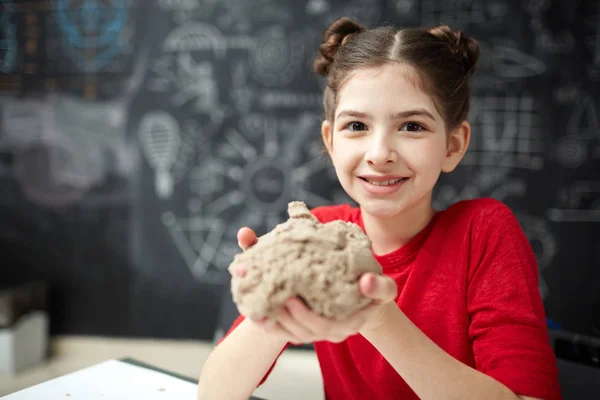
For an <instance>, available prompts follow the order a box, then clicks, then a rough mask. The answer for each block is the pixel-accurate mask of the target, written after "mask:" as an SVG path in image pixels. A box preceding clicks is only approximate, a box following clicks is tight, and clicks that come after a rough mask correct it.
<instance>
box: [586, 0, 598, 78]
mask: <svg viewBox="0 0 600 400" xmlns="http://www.w3.org/2000/svg"><path fill="white" fill-rule="evenodd" d="M589 4H590V5H591V7H594V8H593V9H592V10H590V12H589V13H587V14H586V16H585V17H584V21H583V24H584V27H585V30H586V32H587V35H586V42H587V43H586V45H587V47H588V48H589V49H590V50H591V52H592V62H591V63H590V64H588V66H587V73H588V77H589V78H590V79H591V80H593V81H598V80H600V3H598V2H597V1H590V2H589Z"/></svg>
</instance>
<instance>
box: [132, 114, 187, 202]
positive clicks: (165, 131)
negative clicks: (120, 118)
mask: <svg viewBox="0 0 600 400" xmlns="http://www.w3.org/2000/svg"><path fill="white" fill-rule="evenodd" d="M138 135H139V139H140V146H141V148H142V150H143V152H144V155H145V156H146V160H147V161H148V164H149V165H150V166H151V167H152V168H153V169H154V172H155V181H154V188H155V191H156V194H157V196H158V197H159V198H163V199H164V198H169V197H171V195H172V194H173V186H174V182H173V176H172V175H171V168H172V167H173V165H174V164H175V162H176V160H177V155H178V154H179V150H180V146H181V137H180V133H179V124H178V123H177V121H176V120H175V118H174V117H173V116H172V115H171V114H169V113H167V112H164V111H153V112H149V113H147V114H145V115H144V116H143V117H142V119H141V120H140V125H139V130H138Z"/></svg>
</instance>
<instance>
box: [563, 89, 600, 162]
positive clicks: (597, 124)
mask: <svg viewBox="0 0 600 400" xmlns="http://www.w3.org/2000/svg"><path fill="white" fill-rule="evenodd" d="M566 91H568V89H566ZM567 96H569V97H572V99H566V100H564V101H563V102H569V100H572V103H573V105H572V107H573V108H572V112H571V114H570V116H569V119H568V121H567V123H566V126H565V127H564V132H565V135H564V136H563V137H561V138H560V139H559V140H558V141H557V143H556V148H555V156H556V159H557V161H558V162H559V164H560V165H561V166H563V167H565V168H570V169H574V168H578V167H580V166H581V165H583V164H584V163H585V162H586V161H587V160H588V159H589V158H590V156H591V157H592V158H600V119H599V117H598V111H597V108H596V104H595V102H594V98H593V97H592V96H591V94H590V93H588V92H585V91H579V90H576V89H574V88H573V92H572V93H570V94H567ZM558 100H559V101H560V100H561V99H558ZM594 144H595V148H594Z"/></svg>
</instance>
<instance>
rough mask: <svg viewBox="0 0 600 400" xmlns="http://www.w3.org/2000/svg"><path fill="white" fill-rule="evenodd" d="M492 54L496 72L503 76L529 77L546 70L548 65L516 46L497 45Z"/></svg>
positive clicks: (492, 63)
mask: <svg viewBox="0 0 600 400" xmlns="http://www.w3.org/2000/svg"><path fill="white" fill-rule="evenodd" d="M490 56H491V62H490V63H491V65H492V67H493V68H494V72H495V74H496V75H497V76H499V77H502V78H506V79H519V78H528V77H531V76H537V75H542V74H543V73H544V72H546V65H545V64H544V63H543V62H542V61H540V60H538V59H536V58H535V57H533V56H531V55H528V54H526V53H524V52H522V51H520V50H518V49H516V48H514V47H510V46H506V45H495V46H493V51H492V52H491V53H490Z"/></svg>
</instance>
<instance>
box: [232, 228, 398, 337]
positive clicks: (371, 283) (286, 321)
mask: <svg viewBox="0 0 600 400" xmlns="http://www.w3.org/2000/svg"><path fill="white" fill-rule="evenodd" d="M237 240H238V245H239V246H240V247H241V248H242V249H243V250H246V249H247V248H249V247H251V246H252V245H254V244H256V242H257V241H258V239H257V237H256V234H255V233H254V231H253V230H252V229H250V228H246V227H244V228H241V229H240V230H239V231H238V234H237ZM236 274H237V275H238V276H241V277H243V276H244V275H246V269H245V268H244V266H238V268H237V270H236ZM358 286H359V290H360V292H361V293H362V294H363V296H365V297H368V298H370V299H372V300H373V301H372V303H371V304H369V305H367V306H365V307H364V308H362V309H361V310H358V311H357V312H355V313H354V314H352V315H350V316H349V317H347V318H345V319H344V320H340V321H334V320H330V319H327V318H324V317H322V316H320V315H318V314H316V313H314V312H312V311H311V310H310V309H309V308H308V307H307V306H306V305H305V304H304V302H303V301H302V300H300V299H299V298H297V297H292V298H290V299H288V301H287V302H286V304H285V306H284V307H282V308H281V310H280V312H279V315H278V316H277V318H276V319H275V321H267V320H266V319H264V320H261V321H254V322H255V323H257V324H258V325H259V326H262V327H263V328H264V329H265V331H267V332H270V333H273V334H276V335H278V336H281V337H282V338H284V339H286V340H287V341H288V342H291V343H293V344H302V343H312V342H315V341H321V340H327V341H330V342H334V343H339V342H342V341H344V340H345V339H346V338H347V337H348V336H351V335H355V334H357V333H360V332H361V331H362V332H365V331H367V330H373V329H377V328H378V327H380V326H381V325H383V324H384V322H385V320H386V315H387V313H388V312H390V310H393V308H397V306H396V303H395V302H394V299H395V298H396V296H397V294H398V287H397V286H396V282H394V280H393V279H391V278H389V277H387V276H381V275H375V274H372V273H366V274H364V275H362V276H361V277H360V279H359V280H358Z"/></svg>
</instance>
